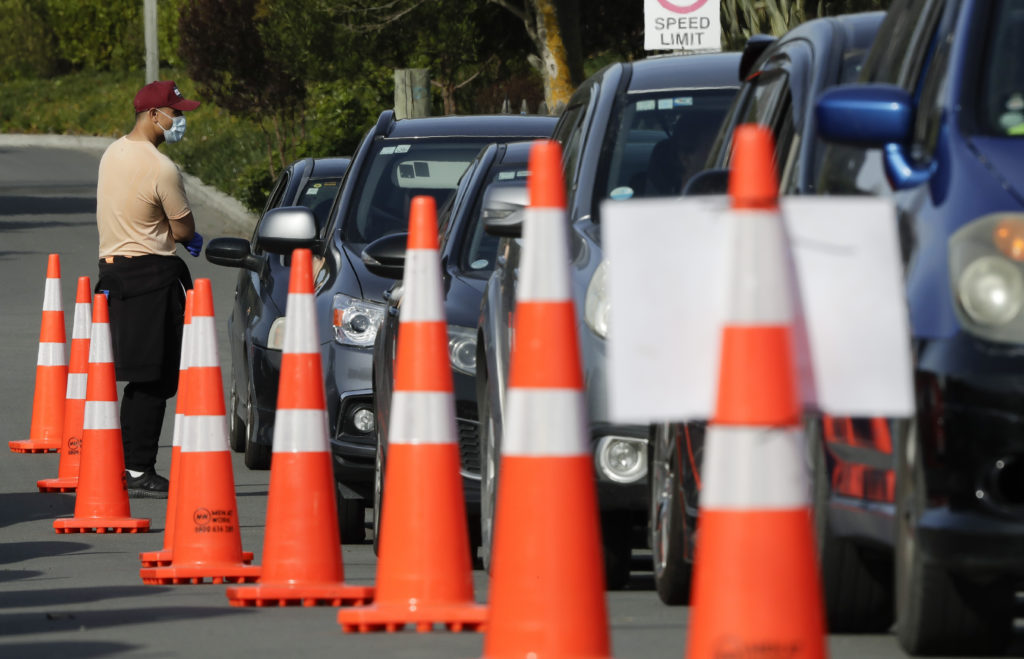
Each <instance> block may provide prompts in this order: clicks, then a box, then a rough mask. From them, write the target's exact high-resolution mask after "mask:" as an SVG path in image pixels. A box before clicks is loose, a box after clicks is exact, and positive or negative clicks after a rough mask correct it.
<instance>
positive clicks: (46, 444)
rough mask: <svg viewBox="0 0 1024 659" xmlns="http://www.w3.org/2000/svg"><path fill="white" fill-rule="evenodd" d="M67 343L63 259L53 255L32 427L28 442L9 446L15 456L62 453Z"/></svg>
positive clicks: (45, 292) (48, 272)
mask: <svg viewBox="0 0 1024 659" xmlns="http://www.w3.org/2000/svg"><path fill="white" fill-rule="evenodd" d="M66 341H67V337H66V335H65V333H64V306H63V304H62V302H61V295H60V255H59V254H50V258H49V260H48V261H47V264H46V284H45V287H44V289H43V319H42V322H41V324H40V326H39V354H38V356H37V358H36V388H35V393H34V395H33V398H32V425H31V426H30V429H29V434H28V436H29V438H28V439H19V440H15V441H11V442H8V443H7V445H8V446H9V447H10V449H11V451H13V452H14V453H53V452H55V451H58V450H60V447H61V440H62V437H63V434H64V396H65V394H66V393H67V387H68V362H67V355H66V353H65V352H64V343H65V342H66Z"/></svg>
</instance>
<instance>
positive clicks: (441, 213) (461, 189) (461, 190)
mask: <svg viewBox="0 0 1024 659" xmlns="http://www.w3.org/2000/svg"><path fill="white" fill-rule="evenodd" d="M484 152H486V149H484ZM484 152H481V153H480V155H478V156H477V157H476V158H475V159H474V160H473V162H472V163H470V165H469V167H467V168H466V171H465V172H464V173H463V174H462V178H461V179H459V186H458V188H456V190H455V194H454V195H452V197H451V198H450V199H449V200H448V202H447V203H445V204H444V206H442V207H440V208H438V210H437V233H438V236H440V238H439V242H440V244H441V245H442V246H444V245H445V243H447V242H448V240H449V238H450V233H451V230H452V218H453V210H454V209H456V208H459V207H460V206H462V204H463V203H465V202H464V199H465V196H466V191H467V190H468V189H469V187H470V184H471V181H472V179H473V172H475V171H476V170H477V168H478V167H479V165H480V158H481V157H482V156H483V153H484Z"/></svg>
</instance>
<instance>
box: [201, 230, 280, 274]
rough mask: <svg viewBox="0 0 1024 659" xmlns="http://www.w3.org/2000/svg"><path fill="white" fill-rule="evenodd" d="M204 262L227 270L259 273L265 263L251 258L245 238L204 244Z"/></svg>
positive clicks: (255, 257) (253, 257) (262, 260)
mask: <svg viewBox="0 0 1024 659" xmlns="http://www.w3.org/2000/svg"><path fill="white" fill-rule="evenodd" d="M206 260H207V261H209V262H210V263H213V264H215V265H225V266H227V267H229V268H245V269H246V270H252V271H253V272H261V271H262V270H263V267H264V265H265V264H266V261H265V260H264V259H261V258H259V257H258V256H253V255H252V253H251V252H250V251H249V241H248V240H246V239H245V238H214V239H213V240H211V241H210V242H208V243H207V244H206Z"/></svg>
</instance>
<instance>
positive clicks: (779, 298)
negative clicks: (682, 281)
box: [726, 210, 794, 325]
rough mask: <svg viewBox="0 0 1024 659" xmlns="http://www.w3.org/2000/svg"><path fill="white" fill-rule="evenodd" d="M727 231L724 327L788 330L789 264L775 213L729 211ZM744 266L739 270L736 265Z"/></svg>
mask: <svg viewBox="0 0 1024 659" xmlns="http://www.w3.org/2000/svg"><path fill="white" fill-rule="evenodd" d="M727 219H728V222H729V227H730V232H731V234H732V235H731V236H730V245H731V250H730V252H729V254H730V258H732V259H736V261H734V262H733V265H732V267H730V268H729V269H728V275H727V277H728V280H727V284H726V286H727V288H726V290H727V291H729V293H728V295H729V297H728V305H727V306H726V321H727V323H730V324H735V325H788V324H790V323H791V322H792V320H793V301H792V295H793V283H792V282H793V281H794V277H793V261H792V259H791V258H790V252H789V239H788V238H787V236H786V227H785V224H783V222H782V217H781V216H780V215H779V213H778V211H758V210H742V211H737V210H733V211H731V212H730V214H729V215H728V217H727ZM737 263H739V264H742V267H737V266H736V264H737Z"/></svg>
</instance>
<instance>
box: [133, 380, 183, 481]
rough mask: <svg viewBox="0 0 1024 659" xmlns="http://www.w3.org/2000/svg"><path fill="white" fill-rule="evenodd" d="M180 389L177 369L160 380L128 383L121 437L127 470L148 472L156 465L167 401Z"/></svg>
mask: <svg viewBox="0 0 1024 659" xmlns="http://www.w3.org/2000/svg"><path fill="white" fill-rule="evenodd" d="M177 388H178V371H176V370H165V372H164V376H163V378H161V379H160V380H151V381H149V382H129V383H128V384H127V385H125V388H124V395H123V396H122V398H121V439H122V443H123V444H124V466H125V468H126V469H131V470H132V471H148V470H150V469H152V468H153V467H154V465H156V453H157V447H158V446H159V444H160V427H161V426H162V425H163V421H164V412H165V411H166V409H167V400H168V399H169V398H171V397H172V396H174V393H175V391H177Z"/></svg>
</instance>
